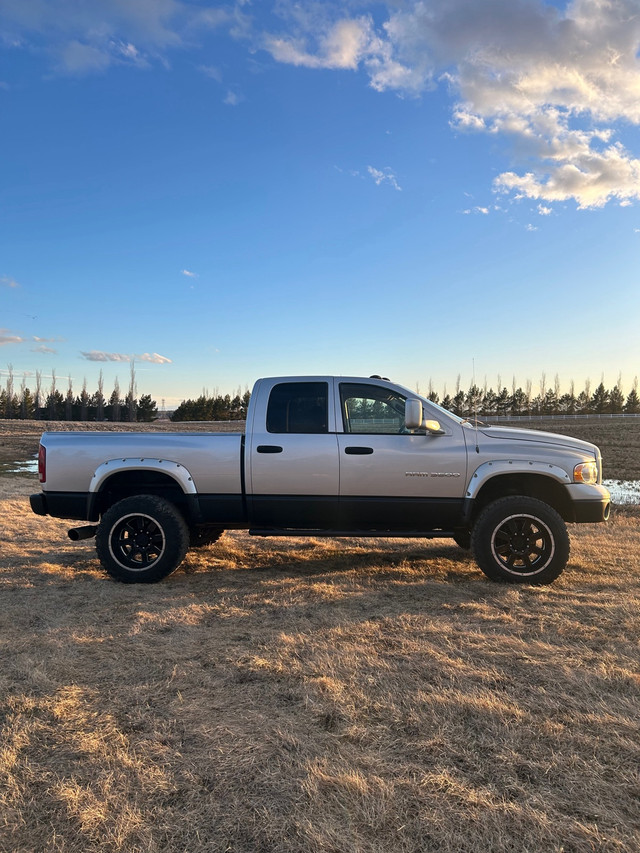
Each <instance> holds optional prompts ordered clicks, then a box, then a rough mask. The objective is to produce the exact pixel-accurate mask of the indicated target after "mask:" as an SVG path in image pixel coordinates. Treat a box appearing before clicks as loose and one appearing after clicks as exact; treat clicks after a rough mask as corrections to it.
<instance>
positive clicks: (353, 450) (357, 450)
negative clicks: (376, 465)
mask: <svg viewBox="0 0 640 853" xmlns="http://www.w3.org/2000/svg"><path fill="white" fill-rule="evenodd" d="M344 452H345V453H346V454H347V455H348V456H370V455H371V454H372V453H373V447H345V449H344Z"/></svg>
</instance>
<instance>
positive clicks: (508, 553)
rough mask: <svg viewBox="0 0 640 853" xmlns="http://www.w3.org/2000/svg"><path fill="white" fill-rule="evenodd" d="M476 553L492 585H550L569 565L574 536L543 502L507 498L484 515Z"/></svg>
mask: <svg viewBox="0 0 640 853" xmlns="http://www.w3.org/2000/svg"><path fill="white" fill-rule="evenodd" d="M471 548H472V550H473V555H474V557H475V560H476V563H477V564H478V566H479V567H480V568H481V569H482V571H483V572H484V573H485V575H487V577H489V578H491V580H495V581H507V582H509V583H531V584H546V583H551V582H552V581H554V580H555V579H556V578H557V577H558V576H559V575H561V574H562V572H563V570H564V568H565V566H566V565H567V561H568V559H569V534H568V533H567V528H566V525H565V523H564V521H563V520H562V518H561V517H560V515H559V514H558V513H557V512H556V511H555V509H553V507H551V506H549V505H548V504H546V503H544V502H543V501H540V500H538V499H537V498H529V497H526V496H524V495H523V496H514V497H506V498H500V499H499V500H497V501H494V502H493V503H490V504H489V505H488V506H486V507H485V508H484V509H483V510H482V512H481V513H480V515H479V516H478V519H477V521H476V523H475V525H474V528H473V533H472V536H471Z"/></svg>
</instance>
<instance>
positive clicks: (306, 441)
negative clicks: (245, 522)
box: [247, 380, 339, 530]
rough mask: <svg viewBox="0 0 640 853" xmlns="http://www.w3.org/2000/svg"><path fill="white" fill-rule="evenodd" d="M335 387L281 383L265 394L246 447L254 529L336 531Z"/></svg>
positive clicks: (266, 389)
mask: <svg viewBox="0 0 640 853" xmlns="http://www.w3.org/2000/svg"><path fill="white" fill-rule="evenodd" d="M330 388H332V384H331V383H329V382H328V381H319V380H310V381H301V380H292V381H286V380H282V381H278V382H277V383H276V384H274V385H273V386H272V387H269V386H268V385H267V386H266V387H265V386H263V387H262V388H261V389H260V391H259V393H260V394H261V398H260V399H258V401H257V406H256V411H255V415H254V423H253V425H252V431H251V434H250V439H249V447H248V448H247V452H248V455H249V458H248V463H249V464H248V466H247V503H248V512H249V520H250V523H251V526H252V527H267V528H296V529H309V530H314V529H315V530H323V529H324V530H326V529H329V528H334V527H335V522H336V517H337V506H338V482H339V470H338V442H337V437H336V434H335V417H334V410H333V408H334V407H333V401H332V400H331V398H330Z"/></svg>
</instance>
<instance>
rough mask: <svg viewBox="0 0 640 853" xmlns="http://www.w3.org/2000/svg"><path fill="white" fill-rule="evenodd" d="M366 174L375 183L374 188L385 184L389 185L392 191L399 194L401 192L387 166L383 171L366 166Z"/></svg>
mask: <svg viewBox="0 0 640 853" xmlns="http://www.w3.org/2000/svg"><path fill="white" fill-rule="evenodd" d="M367 172H368V173H369V174H370V175H371V177H372V178H373V180H374V181H375V183H376V186H380V184H384V183H387V184H390V185H391V186H392V187H393V188H394V190H398V191H399V192H401V191H402V187H401V186H400V185H399V184H398V180H397V178H396V176H395V175H394V173H393V172H392V171H391V169H390V168H389V167H388V166H385V168H384V169H376V168H374V167H373V166H367Z"/></svg>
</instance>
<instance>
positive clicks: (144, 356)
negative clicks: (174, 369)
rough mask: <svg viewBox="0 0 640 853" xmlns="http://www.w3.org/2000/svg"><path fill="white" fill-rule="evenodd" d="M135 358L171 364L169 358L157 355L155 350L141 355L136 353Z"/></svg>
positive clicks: (154, 362) (153, 362)
mask: <svg viewBox="0 0 640 853" xmlns="http://www.w3.org/2000/svg"><path fill="white" fill-rule="evenodd" d="M136 358H137V360H138V361H148V362H151V363H152V364H173V362H172V361H171V359H170V358H167V357H166V356H164V355H158V353H157V352H154V353H151V354H149V353H148V352H144V353H142V355H137V356H136Z"/></svg>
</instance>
